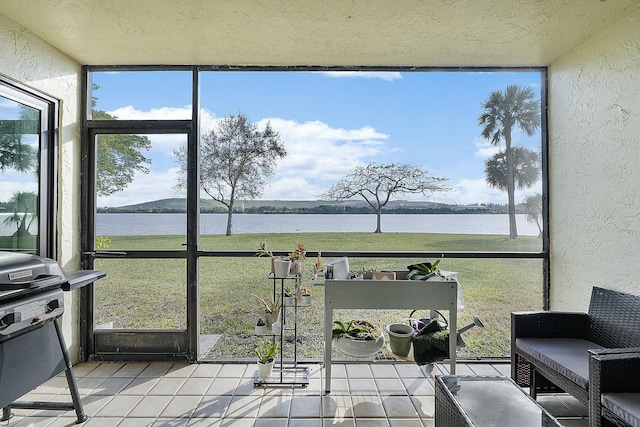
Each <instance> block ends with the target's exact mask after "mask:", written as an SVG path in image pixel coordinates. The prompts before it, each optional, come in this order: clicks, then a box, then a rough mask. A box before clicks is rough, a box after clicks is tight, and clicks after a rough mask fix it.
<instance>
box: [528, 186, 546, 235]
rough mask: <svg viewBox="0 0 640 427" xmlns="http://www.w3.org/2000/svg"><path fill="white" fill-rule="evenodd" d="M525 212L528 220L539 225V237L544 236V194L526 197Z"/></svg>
mask: <svg viewBox="0 0 640 427" xmlns="http://www.w3.org/2000/svg"><path fill="white" fill-rule="evenodd" d="M524 213H525V215H526V216H527V221H529V222H532V223H534V224H535V225H537V226H538V237H540V236H542V195H541V194H540V193H535V194H534V195H530V196H527V197H526V198H525V199H524Z"/></svg>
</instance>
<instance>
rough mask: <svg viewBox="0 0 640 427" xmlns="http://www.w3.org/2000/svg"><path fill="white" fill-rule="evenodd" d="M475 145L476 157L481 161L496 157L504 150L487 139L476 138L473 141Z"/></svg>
mask: <svg viewBox="0 0 640 427" xmlns="http://www.w3.org/2000/svg"><path fill="white" fill-rule="evenodd" d="M473 145H475V147H476V156H477V157H480V158H481V159H488V158H489V157H493V156H495V155H496V154H497V153H498V152H499V151H500V150H502V148H501V147H500V146H496V145H493V144H491V143H490V142H489V141H487V140H486V139H479V138H475V139H474V140H473Z"/></svg>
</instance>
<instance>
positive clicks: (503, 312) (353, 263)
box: [95, 233, 542, 359]
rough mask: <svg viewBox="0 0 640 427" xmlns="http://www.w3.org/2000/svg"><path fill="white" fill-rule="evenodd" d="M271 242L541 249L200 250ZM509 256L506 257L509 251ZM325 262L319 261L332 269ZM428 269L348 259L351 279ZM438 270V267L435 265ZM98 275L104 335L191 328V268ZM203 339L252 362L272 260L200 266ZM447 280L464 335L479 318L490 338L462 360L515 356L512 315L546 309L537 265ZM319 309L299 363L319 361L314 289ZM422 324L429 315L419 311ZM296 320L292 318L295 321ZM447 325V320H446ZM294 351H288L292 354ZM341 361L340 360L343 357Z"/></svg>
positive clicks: (471, 242) (395, 240) (150, 265)
mask: <svg viewBox="0 0 640 427" xmlns="http://www.w3.org/2000/svg"><path fill="white" fill-rule="evenodd" d="M110 238H111V243H110V248H111V249H117V250H119V249H129V250H133V249H174V248H176V247H179V246H180V243H182V242H183V241H184V238H183V237H181V236H144V237H136V236H126V237H118V236H110ZM263 241H266V242H267V245H268V247H269V248H271V249H273V250H283V251H285V250H286V251H289V250H292V249H293V248H294V247H295V246H296V245H297V244H298V243H304V244H305V245H306V247H307V248H308V250H310V251H317V250H321V251H322V250H324V251H405V250H407V249H408V250H411V251H505V250H510V251H514V252H515V251H527V252H528V251H537V250H539V248H540V240H539V239H537V238H534V237H520V238H518V239H517V240H515V241H511V240H509V239H508V237H505V236H491V235H450V234H423V233H420V234H417V233H416V234H409V233H382V234H373V233H286V234H266V235H265V234H260V235H250V234H242V235H234V236H228V237H227V236H219V235H215V236H211V235H209V236H203V237H202V241H201V247H206V248H207V249H212V250H245V251H251V253H250V254H249V255H251V254H252V253H253V252H255V251H257V248H258V247H259V245H260V244H261V243H262V242H263ZM507 248H508V249H507ZM327 259H328V258H324V257H323V258H322V260H323V261H326V260H327ZM315 261H316V259H315V258H311V259H307V261H306V262H305V273H304V275H303V283H306V284H311V282H312V265H313V263H314V262H315ZM419 261H425V260H424V259H402V258H350V259H349V263H350V267H351V269H352V270H353V269H359V268H367V269H368V268H375V269H378V270H402V269H404V268H406V266H407V265H409V264H412V263H414V262H419ZM431 261H432V260H431ZM98 267H99V268H100V269H102V270H105V271H106V272H107V277H106V278H104V279H102V280H100V281H99V282H97V284H96V311H95V317H96V319H95V321H96V324H97V325H102V324H111V323H110V322H113V323H112V324H111V325H112V326H113V327H114V328H169V329H171V328H177V329H181V328H185V325H186V291H185V281H186V279H185V261H184V260H182V259H178V260H156V259H144V260H136V259H123V260H120V259H101V260H99V265H98ZM199 268H200V269H199V271H200V311H201V318H200V320H201V330H200V332H201V334H207V335H209V334H215V335H221V338H220V340H219V341H218V343H217V344H216V345H215V346H214V348H213V349H212V350H211V352H210V353H209V355H208V356H209V357H213V358H239V357H240V358H244V357H250V356H251V350H252V343H253V342H254V341H255V339H256V338H255V336H254V334H253V331H254V326H255V324H256V322H257V320H258V318H259V317H260V315H261V313H260V309H259V303H258V300H257V298H256V297H255V295H261V296H265V297H267V296H269V295H270V294H271V292H272V289H273V281H272V280H270V279H269V278H268V273H269V269H270V262H269V260H268V259H267V258H257V257H254V256H248V257H247V256H245V257H240V256H238V257H203V258H200V263H199ZM440 268H441V269H443V270H450V271H456V272H458V273H459V274H458V278H459V281H460V283H461V285H462V291H463V297H464V309H463V310H461V311H460V312H459V316H458V325H459V326H463V325H466V324H467V323H470V322H471V319H472V318H473V316H474V315H478V316H479V317H480V319H481V320H482V321H483V322H484V324H485V326H486V327H485V328H484V329H480V328H473V329H471V330H470V331H469V332H467V333H465V335H464V338H465V341H466V344H467V345H466V347H464V348H462V349H460V350H459V357H507V356H509V351H510V350H509V345H510V344H509V336H510V313H511V312H512V311H515V310H518V311H519V310H534V309H541V308H542V260H540V259H475V258H473V259H454V258H445V259H444V260H443V261H442V263H441V264H440ZM313 290H314V293H313V300H314V301H313V304H312V305H311V306H310V307H305V308H300V309H299V310H298V354H299V357H302V358H314V359H319V358H321V357H322V324H323V288H322V287H321V286H315V287H313ZM415 308H416V310H418V311H417V313H416V315H417V316H422V317H424V316H426V314H427V313H426V311H425V310H421V307H415ZM288 315H289V316H290V317H291V313H289V314H288ZM445 315H446V313H445ZM408 316H409V312H407V311H399V310H358V311H355V312H354V311H350V312H345V311H338V312H336V314H335V315H334V318H335V319H339V320H349V319H351V318H356V317H357V318H367V319H368V320H370V321H372V322H374V323H375V324H377V325H379V326H380V327H382V328H384V326H385V325H386V324H388V323H391V322H397V321H404V319H406V318H407V317H408ZM291 347H292V346H291V345H288V346H287V347H286V348H287V351H290V349H291ZM336 356H337V357H341V356H340V355H337V354H336ZM384 356H385V353H384V352H383V354H382V357H384Z"/></svg>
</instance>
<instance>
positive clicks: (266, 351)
mask: <svg viewBox="0 0 640 427" xmlns="http://www.w3.org/2000/svg"><path fill="white" fill-rule="evenodd" d="M278 344H279V343H278V342H277V341H276V342H275V343H271V342H269V341H266V340H260V341H258V342H256V343H255V344H253V350H254V352H255V353H256V356H257V357H258V361H259V362H260V363H271V362H273V358H274V355H275V354H276V350H278Z"/></svg>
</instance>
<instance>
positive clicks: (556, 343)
mask: <svg viewBox="0 0 640 427" xmlns="http://www.w3.org/2000/svg"><path fill="white" fill-rule="evenodd" d="M516 348H518V349H520V350H521V351H522V352H524V353H525V354H526V355H528V357H527V356H525V357H526V358H527V359H529V360H539V361H540V362H542V363H543V364H545V365H547V366H549V367H550V368H551V369H553V370H554V371H556V372H558V373H560V374H561V375H562V376H564V377H566V378H568V379H569V380H571V381H572V382H574V383H575V384H577V385H578V386H579V387H581V388H583V389H585V390H587V389H588V384H589V350H594V349H599V348H603V347H602V346H600V345H598V344H595V343H593V342H591V341H587V340H583V339H577V338H517V339H516Z"/></svg>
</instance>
